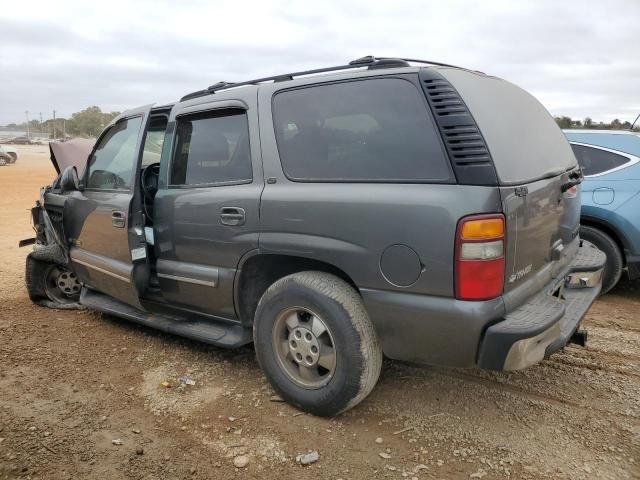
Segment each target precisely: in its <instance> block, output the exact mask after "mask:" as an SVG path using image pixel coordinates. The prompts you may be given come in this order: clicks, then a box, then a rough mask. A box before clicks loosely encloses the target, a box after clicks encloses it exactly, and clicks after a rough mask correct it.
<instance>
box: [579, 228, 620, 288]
mask: <svg viewBox="0 0 640 480" xmlns="http://www.w3.org/2000/svg"><path fill="white" fill-rule="evenodd" d="M580 238H582V239H584V240H586V241H588V242H591V243H593V244H594V245H595V246H596V247H598V249H600V250H601V251H603V252H604V253H605V254H606V255H607V263H605V266H604V271H603V272H602V292H601V293H602V294H605V293H607V292H608V291H609V290H611V289H612V288H613V287H615V286H616V284H617V283H618V281H619V280H620V276H621V275H622V269H623V267H624V259H623V258H622V253H621V252H620V248H619V247H618V244H617V243H616V241H615V240H614V239H613V238H611V237H610V236H609V235H608V234H606V233H604V232H603V231H602V230H599V229H597V228H594V227H587V226H584V225H583V226H581V227H580Z"/></svg>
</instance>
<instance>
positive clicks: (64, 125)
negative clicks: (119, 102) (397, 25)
mask: <svg viewBox="0 0 640 480" xmlns="http://www.w3.org/2000/svg"><path fill="white" fill-rule="evenodd" d="M118 115H120V112H103V111H102V110H100V107H96V106H93V107H89V108H85V109H84V110H81V111H79V112H76V113H73V114H71V117H70V118H56V119H55V121H54V120H53V119H49V120H45V121H43V122H40V121H38V120H30V121H29V131H30V132H38V133H39V134H47V136H49V138H61V137H62V136H63V134H64V133H66V134H67V136H72V137H97V136H98V135H99V134H100V132H101V131H102V130H103V129H104V127H105V126H107V125H108V124H109V122H110V121H111V120H113V119H114V118H115V117H117V116H118ZM0 128H4V129H6V130H26V129H27V126H26V122H25V123H10V124H9V125H5V126H4V127H0Z"/></svg>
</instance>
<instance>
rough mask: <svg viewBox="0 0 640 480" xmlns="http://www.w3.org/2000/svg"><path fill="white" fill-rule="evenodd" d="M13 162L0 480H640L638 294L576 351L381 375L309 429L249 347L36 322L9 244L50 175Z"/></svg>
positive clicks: (626, 298) (599, 320)
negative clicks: (189, 382)
mask: <svg viewBox="0 0 640 480" xmlns="http://www.w3.org/2000/svg"><path fill="white" fill-rule="evenodd" d="M20 151H21V154H22V156H21V158H20V159H19V160H18V162H17V163H16V164H15V165H12V166H6V167H0V187H1V189H0V191H1V192H2V201H3V206H2V208H1V209H0V304H1V310H0V479H5V478H43V479H58V478H74V479H75V478H98V479H119V478H136V479H165V478H166V479H173V478H176V479H182V478H194V479H205V478H210V479H226V478H236V477H241V478H256V479H276V478H277V479H288V478H297V479H307V478H309V479H310V478H323V479H324V478H326V479H339V478H341V479H344V480H347V479H370V478H375V479H382V478H388V479H403V478H407V479H449V478H454V479H457V478H484V479H491V478H506V477H511V478H519V479H520V478H522V479H537V478H566V479H586V478H590V479H591V478H603V479H629V478H640V313H639V307H640V288H639V284H635V285H634V284H630V283H626V284H624V285H622V286H620V287H618V288H617V289H616V290H615V291H614V293H612V294H609V295H607V296H605V297H603V298H602V299H601V300H599V301H598V302H597V303H596V304H595V305H594V307H593V308H592V309H591V311H590V312H589V314H588V317H587V319H586V320H585V322H584V325H585V327H586V328H588V330H589V346H588V347H587V348H586V349H583V348H579V347H568V348H567V349H566V350H565V351H563V352H561V353H559V354H557V355H555V356H553V357H552V358H551V359H549V360H547V361H544V362H543V363H542V364H540V365H538V366H535V367H533V368H530V369H528V370H525V371H522V372H517V373H510V374H498V373H490V372H481V371H462V370H447V369H442V368H433V367H431V368H416V367H413V366H407V365H404V364H399V363H395V362H391V361H385V364H384V367H383V372H382V376H381V378H380V382H379V384H378V386H377V387H376V389H375V390H374V391H373V393H372V394H371V396H370V397H369V398H368V399H367V400H365V401H364V402H363V403H362V404H361V405H359V406H358V407H357V408H355V409H354V410H352V411H350V412H348V413H346V414H344V415H342V416H340V417H337V418H334V419H320V418H315V417H312V416H309V415H303V414H301V413H299V412H297V411H296V410H295V409H293V408H292V407H289V406H288V405H287V404H285V403H282V402H278V401H275V400H276V398H274V397H273V391H272V390H271V388H270V387H269V385H268V383H267V382H266V380H265V378H264V376H263V375H262V373H261V372H260V369H259V368H258V365H257V362H256V360H255V356H254V353H253V350H252V349H251V348H245V349H242V350H239V351H225V350H221V349H217V348H213V347H210V346H207V345H203V344H200V343H197V342H192V341H187V340H184V339H181V338H177V337H172V336H168V335H164V334H161V333H158V332H155V331H153V330H151V329H147V328H142V327H139V326H136V325H134V324H130V323H127V322H126V321H123V320H119V319H117V318H113V317H110V316H107V315H100V314H98V313H93V312H90V311H79V312H78V311H62V310H48V309H45V308H41V307H37V306H34V305H32V304H31V303H30V302H29V299H28V297H27V294H26V291H25V288H24V272H23V265H24V257H25V255H26V254H27V253H28V250H29V247H27V248H24V249H18V247H17V243H18V240H19V239H21V238H26V237H29V236H31V227H30V223H29V212H28V209H29V208H30V207H31V206H32V204H33V202H34V200H35V199H36V198H37V196H38V188H39V187H40V185H44V184H46V183H48V182H49V181H50V179H51V177H52V175H53V169H52V167H51V166H50V164H49V163H48V158H47V157H48V148H47V146H30V147H22V148H20ZM184 375H187V376H189V377H190V378H191V379H193V380H195V382H196V384H195V386H187V387H185V388H176V385H178V383H179V381H178V379H179V378H180V377H182V376H184ZM165 381H166V382H169V383H170V384H171V385H172V387H171V388H165V387H163V386H162V385H161V383H162V382H165ZM114 440H119V441H116V442H115V443H120V442H121V445H115V444H114V442H113V441H114ZM309 450H317V451H318V452H319V454H320V459H319V461H318V462H316V463H314V464H313V465H310V466H300V465H297V464H296V462H295V457H296V456H297V455H299V454H301V453H305V452H308V451H309ZM381 454H382V455H381ZM240 455H243V456H245V457H246V459H248V464H247V465H246V466H245V467H243V468H241V469H239V468H236V467H235V466H234V458H235V457H237V456H240Z"/></svg>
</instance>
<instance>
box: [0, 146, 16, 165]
mask: <svg viewBox="0 0 640 480" xmlns="http://www.w3.org/2000/svg"><path fill="white" fill-rule="evenodd" d="M16 160H18V150H17V149H16V148H15V147H9V146H8V145H0V166H2V165H9V164H11V163H16Z"/></svg>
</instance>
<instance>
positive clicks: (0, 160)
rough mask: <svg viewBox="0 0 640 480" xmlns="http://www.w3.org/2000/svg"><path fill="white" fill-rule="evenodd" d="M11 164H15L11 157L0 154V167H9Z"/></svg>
mask: <svg viewBox="0 0 640 480" xmlns="http://www.w3.org/2000/svg"><path fill="white" fill-rule="evenodd" d="M10 163H13V162H12V161H11V157H10V156H9V155H7V154H5V153H0V166H3V165H9V164H10Z"/></svg>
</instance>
